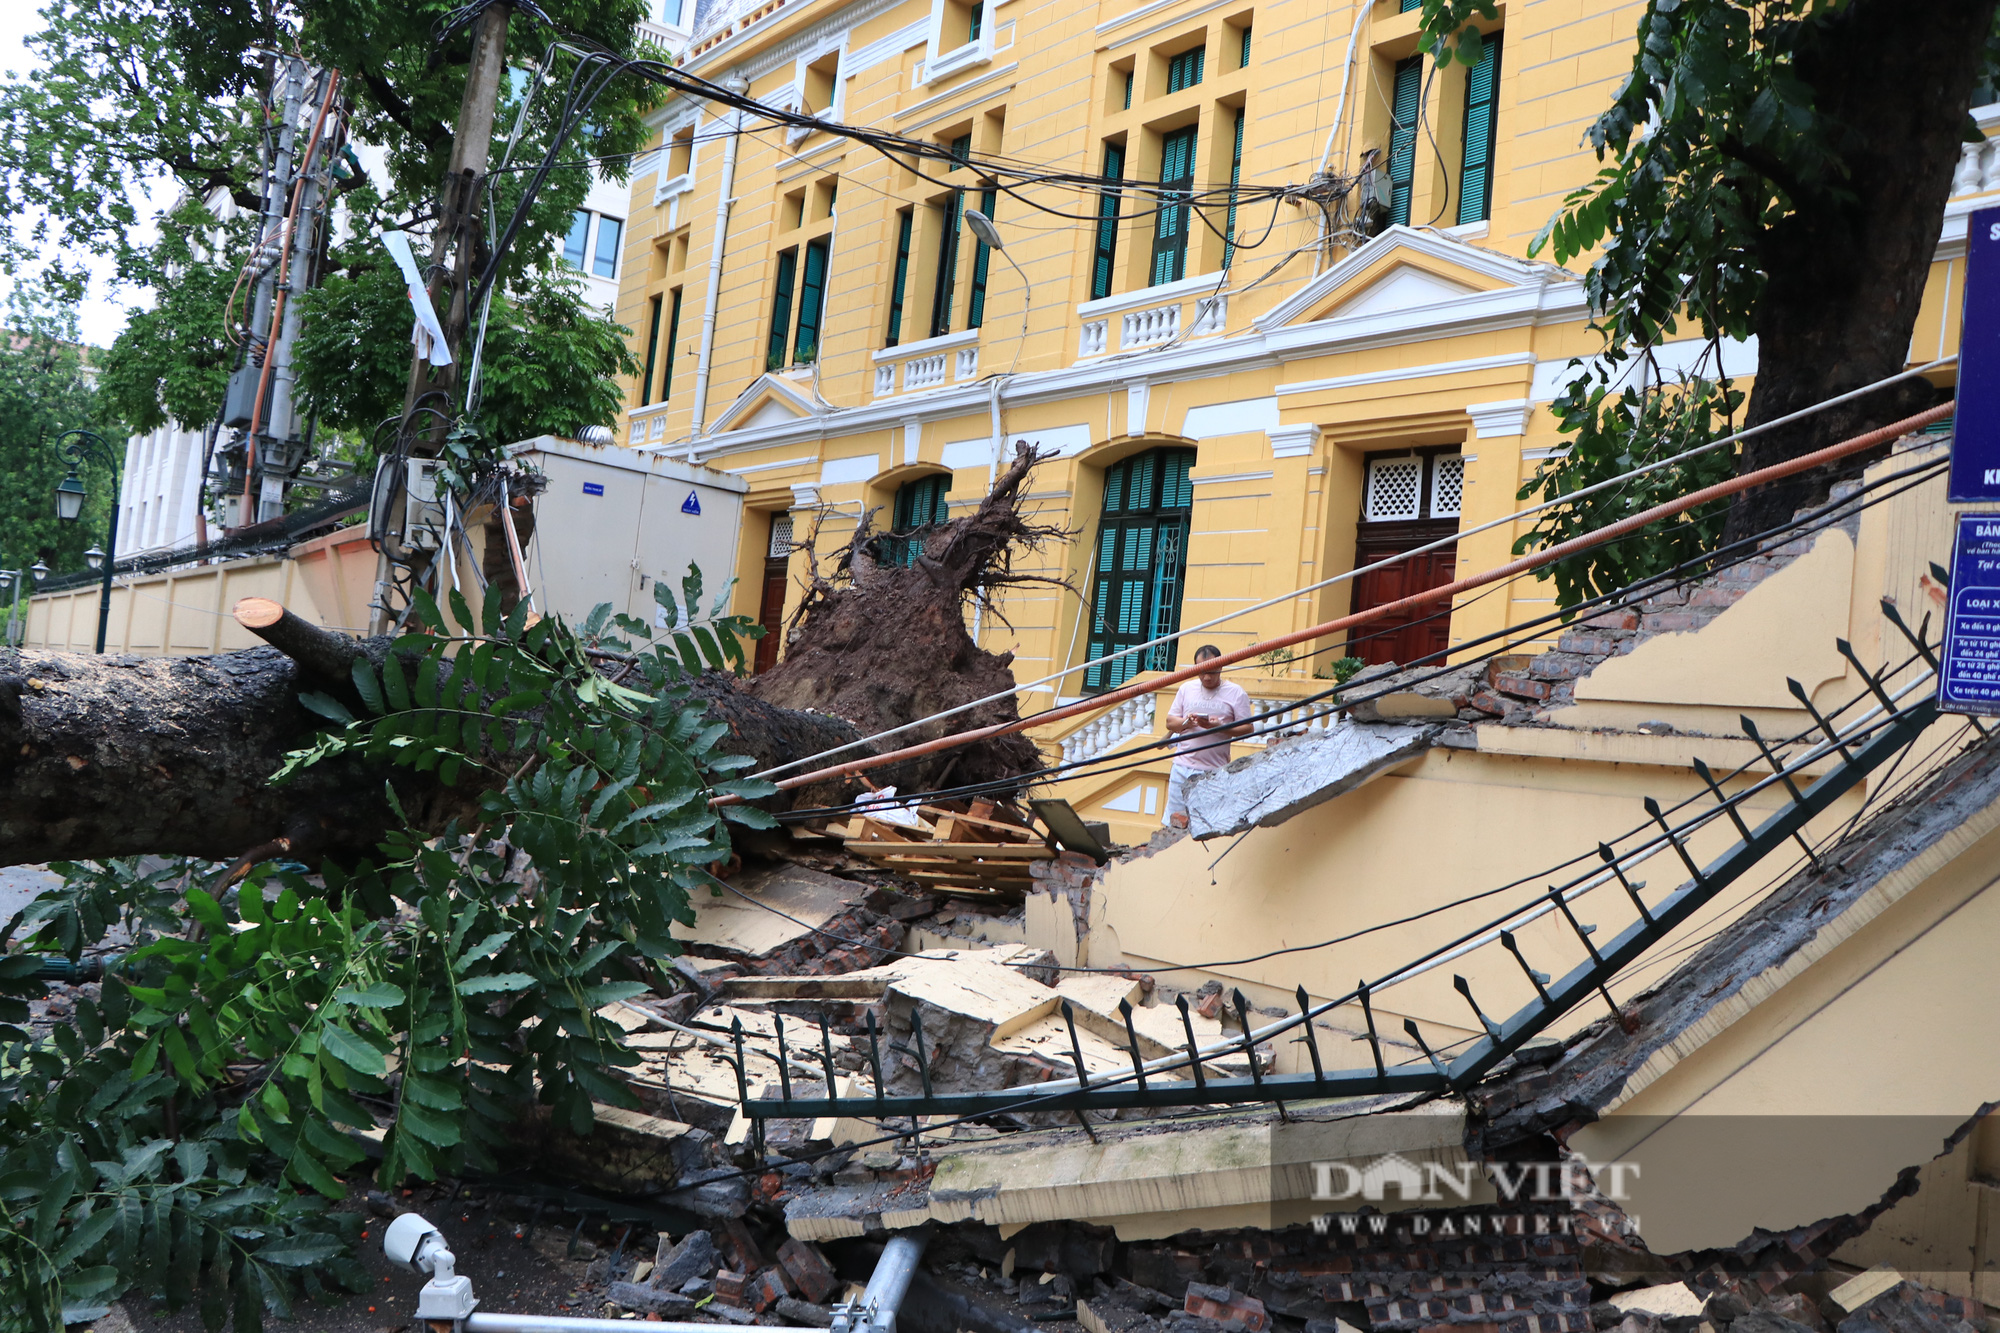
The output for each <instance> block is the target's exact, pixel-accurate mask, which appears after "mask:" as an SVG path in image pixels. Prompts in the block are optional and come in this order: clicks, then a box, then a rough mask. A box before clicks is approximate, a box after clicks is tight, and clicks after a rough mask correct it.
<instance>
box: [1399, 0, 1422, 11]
mask: <svg viewBox="0 0 2000 1333" xmlns="http://www.w3.org/2000/svg"><path fill="white" fill-rule="evenodd" d="M1398 4H1399V6H1400V7H1399V8H1398V9H1397V10H1396V12H1397V13H1398V14H1407V13H1409V12H1410V11H1411V10H1413V9H1422V8H1423V7H1424V0H1398Z"/></svg>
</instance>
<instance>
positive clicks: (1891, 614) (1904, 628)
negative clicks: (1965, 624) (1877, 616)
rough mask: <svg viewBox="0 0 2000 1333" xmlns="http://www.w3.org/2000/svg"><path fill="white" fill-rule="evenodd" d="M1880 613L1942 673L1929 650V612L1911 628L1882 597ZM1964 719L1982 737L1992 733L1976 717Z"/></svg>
mask: <svg viewBox="0 0 2000 1333" xmlns="http://www.w3.org/2000/svg"><path fill="white" fill-rule="evenodd" d="M1882 614H1883V616H1884V617H1885V618H1886V619H1887V620H1888V622H1889V623H1890V624H1891V625H1894V626H1895V627H1896V629H1897V630H1898V631H1899V632H1900V633H1901V634H1902V636H1903V637H1904V638H1906V639H1908V640H1909V641H1910V646H1911V647H1913V648H1915V649H1916V650H1917V651H1918V652H1919V653H1921V654H1922V655H1923V659H1924V662H1925V663H1926V664H1927V665H1928V666H1929V667H1930V669H1931V671H1932V672H1933V673H1934V674H1938V675H1942V674H1943V672H1944V664H1943V663H1941V662H1939V661H1938V659H1937V654H1936V653H1934V652H1932V651H1931V645H1930V642H1929V636H1930V630H1931V613H1930V612H1928V611H1926V612H1924V618H1923V621H1922V623H1920V624H1919V625H1918V626H1917V627H1916V629H1914V630H1912V629H1911V628H1910V626H1909V623H1908V622H1907V621H1905V620H1904V619H1903V613H1902V612H1901V611H1898V610H1897V609H1896V603H1895V602H1894V601H1892V600H1890V599H1889V598H1887V597H1884V598H1883V599H1882ZM1965 720H1966V721H1967V722H1970V723H1971V724H1972V729H1973V730H1974V731H1976V732H1978V733H1979V734H1980V735H1981V736H1982V737H1984V736H1991V735H1992V734H1993V733H1992V732H1990V731H1988V730H1987V729H1986V724H1985V723H1983V722H1981V721H1980V720H1979V719H1978V718H1976V717H1974V716H1972V715H1971V714H1970V713H1967V714H1966V715H1965Z"/></svg>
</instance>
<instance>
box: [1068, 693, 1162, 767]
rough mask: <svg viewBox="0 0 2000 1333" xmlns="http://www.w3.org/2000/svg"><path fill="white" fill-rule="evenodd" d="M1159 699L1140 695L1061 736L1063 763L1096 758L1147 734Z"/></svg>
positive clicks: (1108, 709) (1151, 729)
mask: <svg viewBox="0 0 2000 1333" xmlns="http://www.w3.org/2000/svg"><path fill="white" fill-rule="evenodd" d="M1158 702H1159V701H1158V699H1157V698H1156V697H1155V696H1153V695H1151V694H1141V695H1139V696H1137V697H1136V698H1132V699H1127V700H1126V701H1125V702H1124V703H1122V704H1118V705H1117V706H1115V707H1112V708H1107V709H1105V710H1104V711H1103V712H1102V713H1099V714H1098V715H1097V716H1096V717H1094V718H1092V719H1091V720H1090V721H1088V722H1086V723H1084V724H1083V725H1082V726H1080V727H1078V728H1077V729H1076V730H1075V731H1072V732H1071V733H1070V734H1069V735H1068V736H1066V737H1064V738H1063V743H1062V752H1063V762H1064V763H1076V762H1079V761H1081V760H1085V759H1095V758H1097V757H1098V756H1099V755H1103V754H1109V753H1110V752H1111V751H1113V750H1115V749H1117V748H1118V747H1119V746H1121V745H1123V744H1124V743H1125V742H1126V741H1129V740H1131V739H1132V738H1133V737H1134V736H1150V735H1151V734H1152V733H1153V723H1154V719H1155V717H1156V715H1157V714H1156V711H1155V710H1156V709H1157V707H1158Z"/></svg>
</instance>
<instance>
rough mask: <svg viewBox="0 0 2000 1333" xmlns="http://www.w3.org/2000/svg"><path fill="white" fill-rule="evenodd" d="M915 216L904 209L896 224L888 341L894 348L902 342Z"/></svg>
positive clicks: (890, 288) (887, 344)
mask: <svg viewBox="0 0 2000 1333" xmlns="http://www.w3.org/2000/svg"><path fill="white" fill-rule="evenodd" d="M914 218H915V214H914V212H913V211H912V210H910V209H907V208H906V209H904V210H903V211H902V212H901V213H899V214H898V215H897V222H896V277H895V281H894V282H893V283H891V284H890V287H889V339H888V342H887V343H886V344H884V345H885V346H888V347H894V346H895V345H896V344H897V343H899V342H901V341H902V340H903V296H904V294H905V293H906V292H908V291H909V288H910V228H911V225H912V223H913V221H914Z"/></svg>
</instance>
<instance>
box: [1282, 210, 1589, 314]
mask: <svg viewBox="0 0 2000 1333" xmlns="http://www.w3.org/2000/svg"><path fill="white" fill-rule="evenodd" d="M1568 277H1569V275H1568V274H1566V273H1564V272H1563V271H1562V270H1560V269H1557V268H1554V267H1552V266H1551V265H1548V264H1537V263H1531V262H1529V261H1526V260H1521V259H1515V258H1513V257H1512V256H1510V255H1503V254H1500V253H1498V252H1497V251H1493V250H1486V249H1482V248H1481V247H1479V246H1476V245H1468V244H1466V243H1465V242H1464V241H1461V240H1458V239H1456V238H1455V237H1451V236H1445V235H1441V234H1439V233H1437V232H1434V231H1419V230H1417V229H1415V228H1412V227H1391V228H1389V229H1388V230H1387V231H1385V232H1383V233H1382V234H1381V235H1379V236H1377V237H1375V238H1374V239H1372V240H1370V241H1369V242H1368V243H1367V244H1366V245H1364V246H1362V247H1361V248H1360V249H1359V250H1356V251H1355V252H1354V253H1353V254H1351V255H1349V256H1347V257H1346V258H1345V259H1343V260H1341V261H1340V262H1339V263H1338V264H1335V265H1334V266H1333V267H1332V268H1330V269H1328V270H1327V271H1326V272H1325V273H1322V274H1320V275H1319V276H1318V277H1317V278H1314V279H1313V280H1312V281H1311V282H1309V283H1307V284H1306V285H1305V286H1304V287H1302V288H1300V289H1299V290H1298V291H1297V292H1294V293H1293V294H1292V295H1291V296H1290V297H1288V298H1286V299H1285V300H1284V301H1282V302H1280V303H1279V304H1278V305H1276V306H1274V307H1272V308H1271V310H1269V311H1268V312H1266V313H1265V314H1264V316H1263V317H1262V318H1260V319H1258V320H1257V327H1258V328H1260V329H1264V330H1267V331H1268V330H1271V329H1277V328H1285V327H1288V326H1295V325H1301V324H1324V323H1338V322H1349V321H1351V322H1353V323H1355V324H1357V325H1360V324H1362V323H1364V322H1365V323H1371V324H1372V323H1380V322H1383V321H1396V320H1398V319H1429V318H1434V317H1435V316H1437V315H1439V314H1441V313H1443V312H1445V311H1448V310H1450V309H1451V308H1452V307H1453V306H1456V305H1461V304H1464V303H1465V302H1466V301H1467V300H1468V298H1476V297H1480V296H1484V295H1487V294H1489V293H1500V292H1508V291H1515V290H1519V289H1523V288H1540V287H1543V286H1546V285H1547V284H1548V283H1550V282H1551V281H1563V280H1565V279H1567V278H1568Z"/></svg>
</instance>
